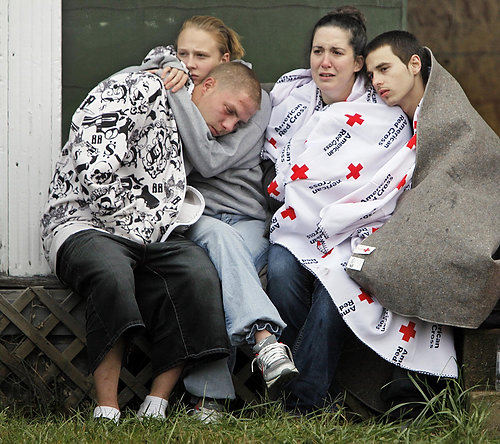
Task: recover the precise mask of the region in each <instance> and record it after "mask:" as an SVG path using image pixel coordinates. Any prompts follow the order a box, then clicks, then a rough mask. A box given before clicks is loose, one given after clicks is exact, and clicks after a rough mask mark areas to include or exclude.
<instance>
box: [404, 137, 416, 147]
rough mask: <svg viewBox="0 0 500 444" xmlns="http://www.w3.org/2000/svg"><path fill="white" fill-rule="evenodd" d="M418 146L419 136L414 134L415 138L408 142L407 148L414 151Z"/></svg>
mask: <svg viewBox="0 0 500 444" xmlns="http://www.w3.org/2000/svg"><path fill="white" fill-rule="evenodd" d="M416 144H417V135H416V134H413V137H412V138H411V139H410V140H408V143H407V144H406V146H407V147H408V148H410V149H412V148H413V147H414V146H415V145H416Z"/></svg>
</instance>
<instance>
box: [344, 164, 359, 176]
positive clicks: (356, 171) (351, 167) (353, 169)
mask: <svg viewBox="0 0 500 444" xmlns="http://www.w3.org/2000/svg"><path fill="white" fill-rule="evenodd" d="M347 168H349V171H350V173H349V174H348V175H347V176H345V177H346V179H349V178H350V177H354V179H357V178H358V177H359V172H360V171H361V170H362V169H363V165H361V164H360V163H358V165H357V166H354V164H353V163H351V164H350V165H349V166H348V167H347Z"/></svg>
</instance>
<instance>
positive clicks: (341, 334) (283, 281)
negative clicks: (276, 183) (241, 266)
mask: <svg viewBox="0 0 500 444" xmlns="http://www.w3.org/2000/svg"><path fill="white" fill-rule="evenodd" d="M267 292H268V294H269V298H270V299H271V301H272V302H273V303H274V305H275V306H276V308H277V309H278V311H279V312H280V314H281V316H282V318H283V320H284V321H285V322H286V323H287V327H286V328H285V330H284V331H283V334H282V336H281V340H282V341H283V342H284V343H285V344H287V345H288V346H289V347H290V348H291V350H292V354H293V357H294V360H295V366H296V367H297V369H298V370H299V372H300V375H299V377H298V378H296V379H294V380H293V381H292V382H291V383H290V384H288V386H287V387H286V393H285V394H286V395H287V401H286V403H287V407H289V408H296V409H298V410H300V411H304V412H307V411H311V410H314V409H315V408H321V407H323V406H324V405H325V404H327V403H328V401H329V393H328V390H329V388H330V385H331V383H332V380H333V377H334V374H335V370H336V368H337V363H338V359H339V356H340V352H341V349H342V344H343V342H344V339H345V335H346V332H347V328H348V327H347V325H346V324H345V322H344V320H343V319H342V317H341V316H340V314H339V312H338V310H337V307H336V306H335V304H334V303H333V301H332V298H331V296H330V295H329V293H328V291H327V290H326V289H325V287H324V286H323V285H322V284H321V282H320V281H319V280H318V279H316V277H315V276H314V275H313V274H312V273H310V272H309V271H308V270H307V269H306V268H304V267H303V266H302V265H301V264H300V263H299V262H298V260H297V259H296V258H295V256H293V254H291V253H290V252H289V251H288V250H287V249H286V248H284V247H282V246H281V245H277V244H274V245H271V247H270V248H269V257H268V268H267Z"/></svg>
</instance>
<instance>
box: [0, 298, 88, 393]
mask: <svg viewBox="0 0 500 444" xmlns="http://www.w3.org/2000/svg"><path fill="white" fill-rule="evenodd" d="M0 310H1V311H2V312H3V313H4V314H5V315H6V316H8V317H9V319H10V320H11V321H12V322H13V323H14V324H15V325H16V326H17V327H18V328H19V329H20V330H22V331H23V332H24V334H25V335H26V336H27V337H28V338H29V339H30V340H31V341H32V342H34V343H35V344H36V345H37V347H38V348H40V350H41V351H43V352H44V353H45V354H46V355H47V356H48V358H49V359H51V360H52V361H54V362H55V364H56V365H57V366H58V367H59V368H60V369H61V370H62V371H63V372H64V373H66V375H67V376H69V377H70V378H71V379H72V380H73V382H74V383H75V384H77V385H78V386H79V387H80V388H81V389H82V390H84V391H86V390H87V389H88V386H89V384H88V381H87V379H86V378H85V377H84V376H83V375H82V373H81V372H80V371H79V370H78V369H77V368H76V367H75V366H74V365H73V364H72V363H71V362H67V361H65V360H63V359H61V353H60V352H59V350H57V349H56V348H55V347H54V346H53V345H52V344H51V343H50V342H49V341H48V340H47V339H46V338H45V337H43V336H42V335H41V334H40V333H39V331H38V330H37V329H35V328H34V327H33V326H32V325H31V324H30V323H29V322H28V321H26V319H25V318H24V317H23V316H22V315H21V314H20V313H18V312H17V311H16V310H15V309H14V308H13V307H12V305H11V304H10V303H9V302H8V301H6V300H5V298H4V297H3V296H1V295H0Z"/></svg>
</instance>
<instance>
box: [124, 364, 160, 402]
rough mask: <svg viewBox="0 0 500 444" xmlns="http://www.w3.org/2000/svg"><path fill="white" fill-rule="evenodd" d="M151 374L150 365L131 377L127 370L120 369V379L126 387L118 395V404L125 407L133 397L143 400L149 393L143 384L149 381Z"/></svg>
mask: <svg viewBox="0 0 500 444" xmlns="http://www.w3.org/2000/svg"><path fill="white" fill-rule="evenodd" d="M151 374H152V373H151V363H148V364H146V365H145V366H144V368H143V369H142V370H141V371H140V372H139V373H138V374H137V375H136V376H134V375H132V373H130V372H129V371H128V369H127V368H125V367H124V368H122V371H121V373H120V379H121V380H122V381H123V382H124V383H125V384H126V385H127V387H125V388H124V389H123V390H122V391H121V392H120V393H119V394H118V404H119V405H120V406H125V405H126V404H127V403H128V402H130V400H131V399H132V398H133V397H134V395H137V396H138V397H139V399H144V397H145V396H146V395H147V394H148V393H149V390H148V389H147V388H146V386H145V384H146V383H147V382H148V381H149V380H150V379H151Z"/></svg>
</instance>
